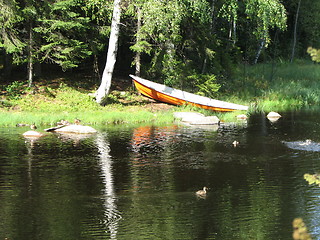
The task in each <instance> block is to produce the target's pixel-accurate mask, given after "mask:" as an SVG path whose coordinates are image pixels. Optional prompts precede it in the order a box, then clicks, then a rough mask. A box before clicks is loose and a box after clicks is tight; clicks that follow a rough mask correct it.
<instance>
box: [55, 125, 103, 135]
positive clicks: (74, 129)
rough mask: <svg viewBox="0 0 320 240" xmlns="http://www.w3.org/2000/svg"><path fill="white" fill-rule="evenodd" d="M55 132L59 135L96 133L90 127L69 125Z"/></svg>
mask: <svg viewBox="0 0 320 240" xmlns="http://www.w3.org/2000/svg"><path fill="white" fill-rule="evenodd" d="M55 132H59V133H78V134H91V133H96V132H97V130H95V129H94V128H92V127H90V126H82V125H69V126H65V127H62V128H58V129H56V130H55Z"/></svg>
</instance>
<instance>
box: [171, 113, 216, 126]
mask: <svg viewBox="0 0 320 240" xmlns="http://www.w3.org/2000/svg"><path fill="white" fill-rule="evenodd" d="M174 117H175V118H177V119H180V120H181V121H182V122H185V123H188V124H191V125H218V124H219V123H220V120H219V118H218V117H216V116H207V117H206V116H205V115H203V114H201V113H195V112H175V113H174Z"/></svg>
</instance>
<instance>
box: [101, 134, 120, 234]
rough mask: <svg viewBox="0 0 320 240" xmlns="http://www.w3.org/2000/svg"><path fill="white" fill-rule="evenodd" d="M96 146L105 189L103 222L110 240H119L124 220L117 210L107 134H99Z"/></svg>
mask: <svg viewBox="0 0 320 240" xmlns="http://www.w3.org/2000/svg"><path fill="white" fill-rule="evenodd" d="M96 145H97V148H98V150H99V158H100V166H101V170H102V171H101V174H102V178H103V182H104V184H105V188H104V198H105V203H104V209H105V213H104V219H103V222H104V224H105V225H106V227H107V229H108V231H109V232H110V239H117V232H118V221H119V220H120V219H121V218H122V217H121V214H120V212H119V211H118V210H117V205H116V200H117V197H116V194H115V191H114V180H113V173H112V159H111V157H110V146H109V142H108V141H107V140H106V135H105V134H102V133H100V134H97V137H96Z"/></svg>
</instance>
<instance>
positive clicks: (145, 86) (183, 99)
mask: <svg viewBox="0 0 320 240" xmlns="http://www.w3.org/2000/svg"><path fill="white" fill-rule="evenodd" d="M130 77H131V78H132V79H133V82H134V85H135V87H136V88H137V90H138V91H139V92H140V93H141V94H143V95H145V96H147V97H149V98H152V99H155V100H157V101H160V102H165V103H169V104H173V105H185V104H188V105H192V106H196V107H199V108H203V109H207V110H213V111H220V112H230V111H235V110H248V107H247V106H243V105H239V104H234V103H228V102H224V101H219V100H214V99H210V98H207V97H203V96H199V95H196V94H192V93H188V92H185V91H181V90H177V89H174V88H170V87H167V86H165V85H162V84H158V83H154V82H151V81H149V80H146V79H143V78H140V77H137V76H134V75H130Z"/></svg>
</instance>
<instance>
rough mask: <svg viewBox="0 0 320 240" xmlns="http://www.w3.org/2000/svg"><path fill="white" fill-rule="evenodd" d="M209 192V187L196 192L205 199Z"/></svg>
mask: <svg viewBox="0 0 320 240" xmlns="http://www.w3.org/2000/svg"><path fill="white" fill-rule="evenodd" d="M207 190H208V188H207V187H203V189H202V190H199V191H197V192H196V195H198V196H200V197H204V196H206V195H207Z"/></svg>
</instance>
